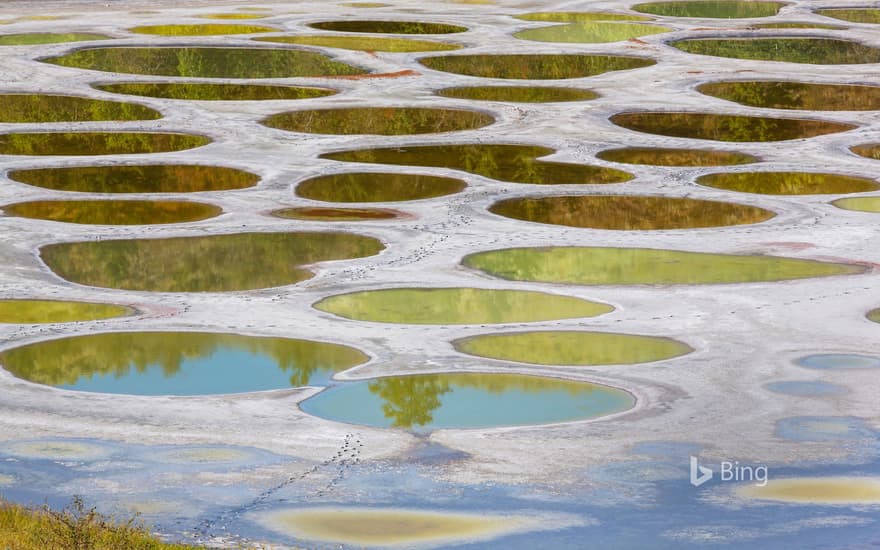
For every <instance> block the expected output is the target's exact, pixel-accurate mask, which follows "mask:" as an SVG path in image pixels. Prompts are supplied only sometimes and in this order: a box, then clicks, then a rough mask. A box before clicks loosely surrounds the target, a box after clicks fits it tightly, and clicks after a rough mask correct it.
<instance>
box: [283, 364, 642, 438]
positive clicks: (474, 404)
mask: <svg viewBox="0 0 880 550" xmlns="http://www.w3.org/2000/svg"><path fill="white" fill-rule="evenodd" d="M634 403H635V399H633V397H632V396H631V395H630V394H628V393H627V392H625V391H623V390H619V389H616V388H611V387H608V386H601V385H597V384H590V383H586V382H574V381H568V380H560V379H556V378H544V377H539V376H526V375H522V374H477V373H465V374H423V375H409V376H391V377H387V378H377V379H374V380H363V381H358V382H354V383H349V384H341V385H338V386H334V387H332V388H329V389H327V390H325V391H323V392H321V393H319V394H318V395H316V396H314V397H312V398H310V399H307V400H306V401H304V402H302V403H301V404H300V408H301V409H302V410H303V411H305V412H307V413H309V414H311V415H314V416H318V417H320V418H326V419H328V420H334V421H336V422H346V423H351V424H360V425H366V426H374V427H379V428H411V429H416V430H418V429H427V430H432V429H438V430H439V429H445V428H453V429H466V428H496V427H501V426H528V425H535V424H552V423H555V422H570V421H574V420H584V419H587V418H594V417H596V416H602V415H606V414H612V413H616V412H620V411H624V410H627V409H629V408H631V407H632V406H633V404H634Z"/></svg>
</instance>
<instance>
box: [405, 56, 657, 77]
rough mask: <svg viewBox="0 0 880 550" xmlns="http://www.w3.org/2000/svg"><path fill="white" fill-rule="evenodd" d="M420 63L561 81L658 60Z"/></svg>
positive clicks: (448, 59) (456, 59)
mask: <svg viewBox="0 0 880 550" xmlns="http://www.w3.org/2000/svg"><path fill="white" fill-rule="evenodd" d="M419 63H421V64H422V65H424V66H426V67H428V68H429V69H434V70H437V71H444V72H447V73H456V74H463V75H468V76H479V77H484V78H510V79H521V80H558V79H564V78H582V77H585V76H595V75H599V74H602V73H607V72H609V71H625V70H629V69H638V68H641V67H648V66H651V65H654V64H655V63H657V62H656V61H654V60H653V59H648V58H644V57H626V56H621V55H587V54H507V55H499V54H471V55H445V56H437V57H423V58H421V59H419Z"/></svg>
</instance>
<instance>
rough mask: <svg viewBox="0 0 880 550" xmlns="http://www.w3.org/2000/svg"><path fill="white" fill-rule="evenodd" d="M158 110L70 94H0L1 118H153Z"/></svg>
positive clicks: (43, 119) (19, 119)
mask: <svg viewBox="0 0 880 550" xmlns="http://www.w3.org/2000/svg"><path fill="white" fill-rule="evenodd" d="M157 118H162V114H161V113H160V112H159V111H156V110H154V109H150V108H149V107H144V106H143V105H138V104H136V103H119V102H116V101H104V100H101V99H90V98H86V97H77V96H69V95H43V94H0V122H83V121H93V120H155V119H157Z"/></svg>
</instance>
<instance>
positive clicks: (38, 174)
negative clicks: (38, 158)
mask: <svg viewBox="0 0 880 550" xmlns="http://www.w3.org/2000/svg"><path fill="white" fill-rule="evenodd" d="M8 176H9V178H10V179H12V180H15V181H19V182H21V183H26V184H28V185H35V186H37V187H44V188H46V189H54V190H56V191H78V192H81V193H198V192H202V191H228V190H231V189H244V188H246V187H253V186H254V185H256V184H257V182H258V181H259V180H260V176H258V175H256V174H251V173H250V172H245V171H243V170H236V169H235V168H226V167H223V166H199V165H194V164H153V165H134V166H68V167H63V168H37V169H32V170H13V171H11V172H9V174H8Z"/></svg>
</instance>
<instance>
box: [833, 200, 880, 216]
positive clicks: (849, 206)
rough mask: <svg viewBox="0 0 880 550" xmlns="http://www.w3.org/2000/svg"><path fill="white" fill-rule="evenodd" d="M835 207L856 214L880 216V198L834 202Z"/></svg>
mask: <svg viewBox="0 0 880 550" xmlns="http://www.w3.org/2000/svg"><path fill="white" fill-rule="evenodd" d="M831 204H833V205H834V206H836V207H838V208H843V209H844V210H855V211H856V212H871V213H874V214H880V197H849V198H846V199H837V200H836V201H834V202H832V203H831Z"/></svg>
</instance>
